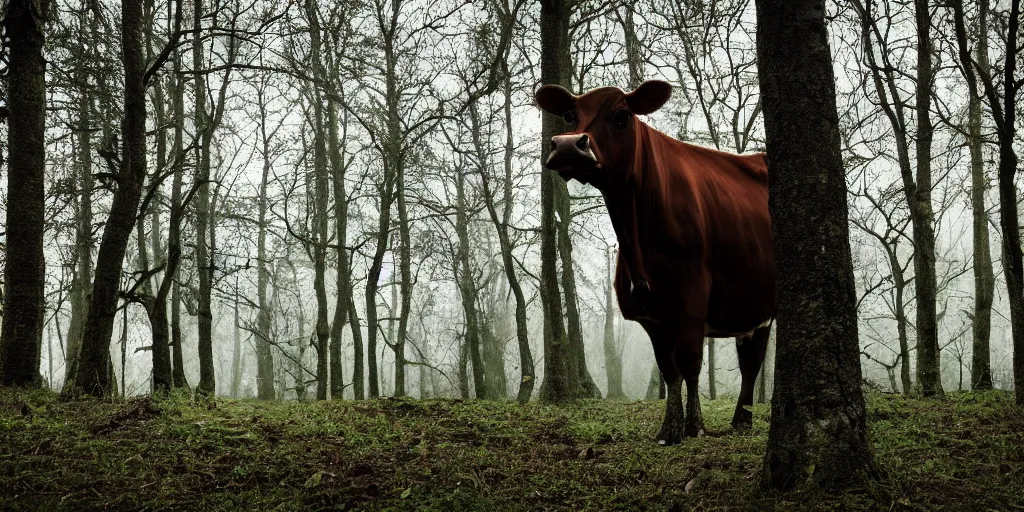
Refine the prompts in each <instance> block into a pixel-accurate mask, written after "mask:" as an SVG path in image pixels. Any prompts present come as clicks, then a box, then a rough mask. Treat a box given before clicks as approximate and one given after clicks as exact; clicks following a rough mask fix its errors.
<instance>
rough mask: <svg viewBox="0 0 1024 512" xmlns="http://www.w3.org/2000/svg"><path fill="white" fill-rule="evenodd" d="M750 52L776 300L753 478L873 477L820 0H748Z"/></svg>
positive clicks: (791, 483) (780, 484)
mask: <svg viewBox="0 0 1024 512" xmlns="http://www.w3.org/2000/svg"><path fill="white" fill-rule="evenodd" d="M757 50H758V71H759V80H760V84H761V95H762V99H763V102H764V116H765V133H766V136H767V149H768V155H769V157H768V164H769V175H770V176H772V180H771V182H770V184H769V191H770V192H769V198H770V199H769V201H770V207H771V213H772V228H773V234H774V247H775V264H776V270H777V275H778V285H777V286H778V288H777V290H778V291H777V297H778V301H779V304H778V306H779V308H778V318H777V320H778V335H777V342H778V345H777V359H776V362H777V364H776V374H775V390H774V393H773V397H772V416H771V429H770V431H769V437H768V447H767V451H766V453H765V459H764V467H763V470H762V482H763V484H764V485H765V486H766V487H771V488H776V489H793V488H796V487H799V486H802V485H803V484H804V483H805V482H806V481H807V480H808V479H810V480H811V481H813V482H814V483H815V484H817V485H820V486H823V487H842V486H846V485H855V484H858V483H861V482H863V481H864V480H867V479H870V478H874V477H875V476H876V470H875V467H874V459H873V455H872V453H871V448H870V445H869V442H868V431H867V417H866V410H865V405H864V395H863V392H862V391H861V382H862V381H861V369H860V351H859V345H858V343H859V342H858V338H857V312H856V303H855V293H856V286H855V283H854V277H853V264H852V260H851V257H850V241H849V222H848V218H847V212H848V210H847V193H846V178H845V174H844V172H843V164H842V158H841V152H840V137H839V120H838V116H837V114H836V99H835V82H834V77H833V73H832V55H831V52H830V50H829V45H828V34H827V31H826V28H825V5H824V1H823V0H799V1H797V0H757ZM809 375H814V376H816V377H815V378H808V376H809Z"/></svg>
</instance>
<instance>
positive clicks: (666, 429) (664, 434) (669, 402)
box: [644, 323, 684, 446]
mask: <svg viewBox="0 0 1024 512" xmlns="http://www.w3.org/2000/svg"><path fill="white" fill-rule="evenodd" d="M644 327H645V328H646V329H647V333H648V335H650V337H651V345H652V346H653V347H654V357H655V358H656V359H657V360H658V369H659V370H661V376H662V377H664V379H665V386H666V395H665V418H664V419H663V420H662V422H661V430H659V431H658V438H657V440H658V444H660V445H662V446H672V445H675V444H679V443H680V442H682V440H683V427H684V421H683V420H684V415H683V376H682V375H681V374H680V373H679V368H678V367H677V366H676V359H675V357H674V354H675V339H674V336H673V335H674V334H675V333H674V332H672V330H666V326H665V325H664V324H650V323H647V324H645V325H644Z"/></svg>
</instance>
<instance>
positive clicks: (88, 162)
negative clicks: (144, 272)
mask: <svg viewBox="0 0 1024 512" xmlns="http://www.w3.org/2000/svg"><path fill="white" fill-rule="evenodd" d="M78 20H79V24H78V26H79V30H80V32H81V34H82V37H83V38H85V37H86V36H85V34H88V33H89V30H88V27H87V23H86V11H85V9H82V11H81V12H80V13H79V14H78ZM85 46H86V42H85V41H83V44H82V47H83V53H85V54H87V55H90V56H91V50H87V49H85ZM75 75H76V80H75V81H76V82H77V83H78V84H79V86H80V89H79V96H78V116H79V118H78V161H79V170H78V194H77V201H76V209H75V213H76V217H75V219H76V220H75V278H74V281H73V282H72V285H71V320H70V323H69V324H70V325H69V326H68V336H67V350H66V351H65V352H64V354H65V361H64V386H65V387H67V386H69V385H73V384H74V380H75V374H76V372H77V370H78V357H79V354H80V353H81V350H82V335H83V334H84V331H85V320H86V317H88V316H89V297H90V296H91V295H92V266H93V261H92V248H93V236H92V229H93V226H92V189H93V186H94V185H93V177H92V172H93V160H92V151H93V148H92V144H93V143H92V109H93V98H92V93H91V92H92V91H91V89H90V87H89V86H88V82H89V75H90V74H89V71H88V67H87V66H79V67H78V69H77V70H76V71H75ZM67 389H68V390H69V391H70V389H71V388H67Z"/></svg>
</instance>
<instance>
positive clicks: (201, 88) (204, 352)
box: [192, 0, 217, 395]
mask: <svg viewBox="0 0 1024 512" xmlns="http://www.w3.org/2000/svg"><path fill="white" fill-rule="evenodd" d="M203 1H204V0H194V5H195V12H194V17H193V19H192V20H193V22H194V23H195V28H194V33H193V37H194V41H195V43H194V44H193V46H192V59H193V62H192V67H193V69H196V70H200V69H202V67H203V44H202V39H201V37H202V19H203ZM194 79H195V103H196V109H195V115H196V121H195V123H196V132H198V135H199V138H200V141H199V147H198V148H197V150H198V151H197V153H198V154H197V159H198V167H197V173H196V181H197V183H198V184H199V193H198V194H197V195H196V274H198V277H199V293H198V296H197V297H196V298H197V304H198V309H199V315H198V317H199V318H198V321H199V339H198V350H199V384H198V385H197V386H196V391H198V392H201V393H206V394H209V395H213V394H214V393H215V392H216V387H217V379H216V375H215V372H214V366H213V311H212V309H211V302H212V300H213V297H212V295H213V272H214V268H213V267H214V263H213V255H212V254H211V253H210V239H209V232H210V224H211V222H210V213H211V212H210V151H211V147H210V145H211V143H212V142H213V141H212V139H213V127H212V122H211V119H210V115H209V113H208V112H207V110H206V108H207V107H206V76H205V75H204V74H202V73H196V74H195V77H194Z"/></svg>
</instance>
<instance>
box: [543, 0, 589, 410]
mask: <svg viewBox="0 0 1024 512" xmlns="http://www.w3.org/2000/svg"><path fill="white" fill-rule="evenodd" d="M569 16H570V6H569V3H568V2H567V1H564V0H542V1H541V12H540V34H541V83H544V84H559V85H562V86H567V85H568V82H569V73H568V70H569V63H568V62H567V61H568V52H569V51H568V44H569V41H568V37H569ZM541 120H542V122H541V126H542V128H541V152H542V154H543V153H544V152H546V151H547V148H548V146H549V145H550V144H549V141H550V140H551V137H552V136H554V135H556V134H558V133H561V132H562V131H564V127H565V123H564V122H563V121H561V120H560V118H559V117H557V116H554V115H552V114H549V113H546V112H545V113H543V114H542V117H541ZM557 179H560V178H558V177H556V176H555V175H554V173H552V172H550V171H548V170H546V169H542V170H541V175H540V181H541V187H540V195H541V220H540V239H541V243H540V245H541V249H540V259H541V276H540V296H541V304H542V306H543V310H544V382H543V385H542V386H541V393H540V398H541V400H542V401H545V402H566V401H571V400H575V399H576V398H578V397H579V396H580V395H581V390H580V389H579V385H578V382H577V378H578V376H579V374H578V373H577V372H576V371H575V370H577V368H576V366H575V364H574V363H575V360H574V358H573V355H572V353H571V351H572V347H571V342H570V341H569V339H568V337H567V335H566V332H565V324H564V323H563V322H564V319H563V315H562V296H561V291H560V290H559V287H558V284H559V283H558V231H557V228H558V226H557V222H556V220H555V209H556V207H557V199H556V198H557V193H556V191H555V190H556V187H557V185H556V183H555V180H557Z"/></svg>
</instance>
